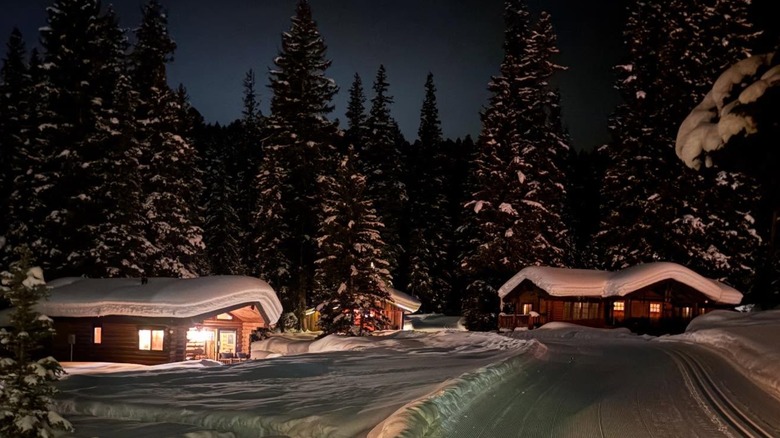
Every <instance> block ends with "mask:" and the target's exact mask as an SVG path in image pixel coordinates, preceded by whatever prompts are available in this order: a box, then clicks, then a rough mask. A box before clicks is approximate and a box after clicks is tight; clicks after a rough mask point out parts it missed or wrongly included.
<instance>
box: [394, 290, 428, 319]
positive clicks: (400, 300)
mask: <svg viewBox="0 0 780 438" xmlns="http://www.w3.org/2000/svg"><path fill="white" fill-rule="evenodd" d="M387 292H388V293H389V294H390V301H391V302H392V303H393V305H395V306H396V307H398V308H400V309H402V310H406V311H407V312H409V313H414V312H416V311H418V310H420V306H421V305H422V303H421V302H420V300H418V299H417V298H415V297H413V296H411V295H409V294H406V293H403V292H401V291H400V290H397V289H393V288H390V289H389V290H388V291H387Z"/></svg>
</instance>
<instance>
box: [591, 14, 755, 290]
mask: <svg viewBox="0 0 780 438" xmlns="http://www.w3.org/2000/svg"><path fill="white" fill-rule="evenodd" d="M748 4H749V2H748V1H739V2H729V3H728V4H726V2H716V4H715V5H712V4H711V2H704V1H694V2H672V3H671V4H666V3H665V4H663V5H662V4H659V3H658V2H636V3H635V4H633V5H632V6H631V9H630V15H629V20H628V23H627V26H626V31H625V33H624V35H625V38H626V46H627V49H628V59H627V61H628V62H627V63H625V64H623V65H621V66H618V68H617V70H618V72H619V74H620V77H619V79H618V82H617V86H618V89H619V90H620V92H621V94H622V95H623V100H624V102H625V104H623V105H621V106H620V107H619V108H618V109H617V111H616V114H615V116H614V117H613V120H612V124H611V127H610V128H611V131H612V132H613V138H614V140H613V143H612V144H610V145H609V146H607V147H604V148H602V150H601V151H600V153H601V156H602V157H604V159H605V161H606V162H607V169H606V172H605V176H604V183H603V189H602V193H601V198H602V205H601V211H602V213H601V217H602V219H601V224H600V226H599V231H598V232H597V234H596V235H595V238H594V242H595V244H596V246H597V247H598V248H599V250H600V253H601V265H600V267H602V268H605V269H618V268H622V267H625V266H629V265H633V264H636V263H641V262H647V261H653V260H671V261H675V262H678V263H681V264H685V265H689V266H691V267H694V268H696V269H697V270H698V271H699V272H701V273H703V274H704V275H711V276H714V277H717V278H720V279H723V280H726V281H728V282H731V283H732V284H737V282H739V283H740V284H745V283H744V281H745V279H746V278H748V277H749V275H748V276H746V272H745V268H747V270H748V271H752V270H753V267H752V266H753V265H754V262H751V261H750V260H749V258H746V257H745V255H746V254H745V253H744V250H743V249H739V248H747V247H750V246H757V245H759V244H760V238H759V237H758V235H757V234H756V233H755V232H753V231H751V230H752V229H753V228H754V226H753V225H752V224H751V223H750V219H749V218H751V217H752V216H753V215H754V214H755V208H756V205H755V200H756V199H757V193H756V192H755V188H756V186H755V184H753V183H751V182H750V181H749V179H746V178H745V177H744V176H743V175H739V174H736V173H731V174H723V173H721V174H719V175H720V176H718V178H711V179H706V178H703V177H702V175H698V174H695V173H694V172H691V171H687V170H686V169H684V167H683V166H682V163H680V162H679V160H677V159H676V157H675V156H674V149H673V145H674V138H675V136H676V132H677V127H678V126H679V122H680V120H682V119H683V118H684V117H685V114H686V111H687V110H686V108H690V107H692V106H693V105H694V104H695V102H698V101H699V100H700V99H701V98H702V97H703V96H704V94H705V93H706V92H707V91H708V90H707V87H706V85H705V81H706V80H705V78H706V77H711V76H712V75H713V74H714V73H713V72H716V71H720V70H721V69H722V66H723V65H727V64H729V63H731V62H733V60H734V59H738V58H740V57H742V56H744V55H743V54H744V53H745V52H747V51H749V47H750V46H751V44H752V42H753V41H754V40H755V39H756V38H757V35H756V33H755V32H754V31H753V30H752V29H751V27H750V24H749V23H748V21H747V16H748V14H747V10H748ZM726 17H728V18H726ZM716 173H717V172H714V173H713V175H715V174H716ZM719 181H720V182H719ZM725 181H732V182H735V183H734V184H728V183H725ZM729 187H730V188H731V189H729ZM737 199H741V200H740V201H737ZM751 204H752V205H751ZM735 205H739V206H740V207H739V212H740V213H735V211H734V210H733V206H735ZM704 228H706V230H707V231H706V233H707V234H708V235H711V236H721V238H723V239H724V240H723V241H722V242H721V243H720V244H717V245H713V244H712V241H711V240H710V239H704V238H701V233H702V230H703V229H704ZM716 253H717V254H716ZM725 260H730V261H729V262H726V261H725ZM727 266H728V267H730V268H729V269H726V267H727ZM737 279H740V280H737Z"/></svg>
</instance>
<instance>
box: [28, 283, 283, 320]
mask: <svg viewBox="0 0 780 438" xmlns="http://www.w3.org/2000/svg"><path fill="white" fill-rule="evenodd" d="M49 287H50V296H49V299H48V300H45V301H41V302H39V303H38V305H37V306H36V310H37V311H38V312H40V313H43V314H45V315H48V316H50V317H74V318H78V317H99V316H108V315H118V316H138V317H158V318H165V317H168V318H189V317H195V316H200V315H204V314H208V313H213V312H217V311H220V310H223V309H228V308H235V307H237V306H241V305H250V304H257V305H258V306H259V308H258V310H259V311H260V313H261V314H262V315H263V318H264V319H265V320H266V321H267V323H268V324H274V323H276V322H277V321H278V320H279V317H280V316H281V314H282V305H281V302H280V301H279V298H278V297H277V296H276V292H274V290H273V289H272V288H271V286H270V285H269V284H268V283H266V282H265V281H263V280H260V279H258V278H253V277H246V276H211V277H198V278H187V279H174V278H150V279H149V280H148V282H147V283H142V282H141V280H140V279H133V278H111V279H106V278H101V279H90V278H63V279H58V280H55V281H52V282H50V283H49Z"/></svg>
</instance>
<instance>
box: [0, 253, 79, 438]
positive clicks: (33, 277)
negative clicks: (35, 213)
mask: <svg viewBox="0 0 780 438" xmlns="http://www.w3.org/2000/svg"><path fill="white" fill-rule="evenodd" d="M18 253H19V254H20V256H21V259H20V260H18V261H17V262H14V263H13V264H12V265H11V269H10V272H3V273H2V274H0V275H1V276H2V286H1V290H2V295H3V296H4V297H5V298H6V299H7V300H8V301H9V302H10V303H11V306H12V309H11V311H10V312H11V315H10V323H11V328H10V329H9V330H6V329H5V328H2V329H0V436H4V437H15V438H17V437H18V438H46V437H53V436H56V434H57V431H73V427H72V425H71V424H70V422H68V421H67V420H65V419H64V418H62V417H61V416H60V415H59V414H58V413H56V412H54V411H52V410H51V405H52V403H53V396H54V394H55V393H56V392H57V391H56V388H55V387H54V382H56V381H57V380H58V379H59V378H60V376H61V375H62V374H64V371H63V369H62V367H61V366H60V364H59V363H58V362H57V361H56V360H55V359H54V358H53V357H44V358H38V356H39V352H38V350H39V349H40V348H41V346H42V344H43V343H45V342H47V341H48V340H50V339H51V337H52V336H53V335H54V329H53V328H52V320H51V319H50V318H48V317H47V316H45V315H41V314H39V313H38V312H36V311H35V310H34V308H33V307H34V306H35V304H36V303H37V302H38V301H39V300H43V299H45V298H46V294H47V290H46V284H45V282H44V279H43V271H42V270H41V268H38V267H32V266H31V255H30V251H29V249H27V248H26V247H19V251H18Z"/></svg>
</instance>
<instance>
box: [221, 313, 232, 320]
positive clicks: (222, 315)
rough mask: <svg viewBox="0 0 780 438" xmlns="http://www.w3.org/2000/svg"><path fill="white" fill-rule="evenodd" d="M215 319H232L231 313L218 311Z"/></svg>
mask: <svg viewBox="0 0 780 438" xmlns="http://www.w3.org/2000/svg"><path fill="white" fill-rule="evenodd" d="M217 319H221V320H223V321H232V320H233V315H231V314H229V313H220V314H219V315H217Z"/></svg>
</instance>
